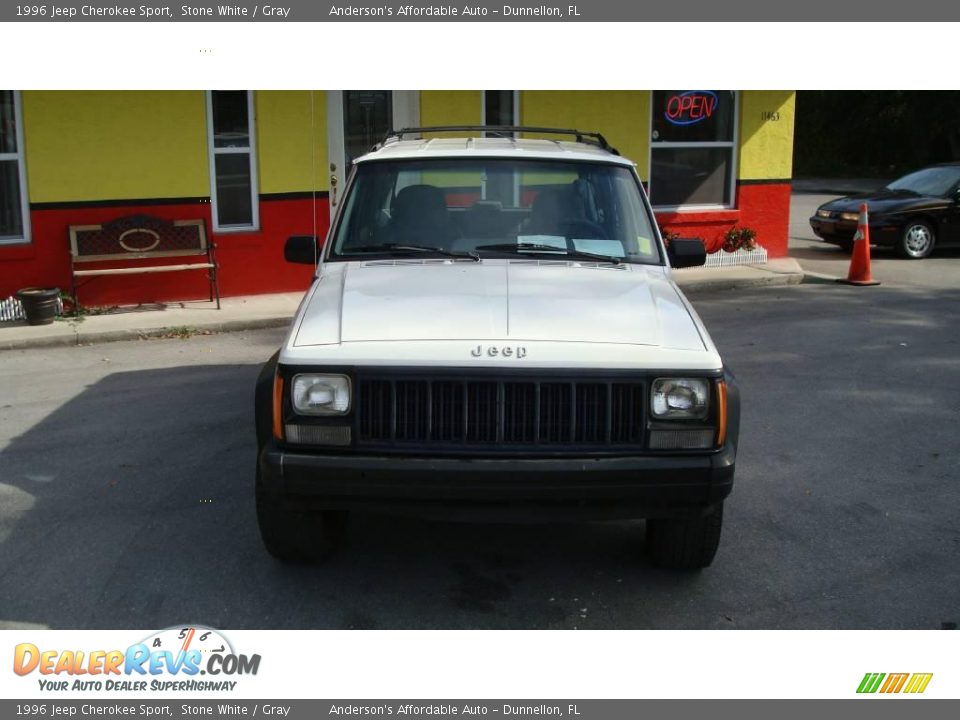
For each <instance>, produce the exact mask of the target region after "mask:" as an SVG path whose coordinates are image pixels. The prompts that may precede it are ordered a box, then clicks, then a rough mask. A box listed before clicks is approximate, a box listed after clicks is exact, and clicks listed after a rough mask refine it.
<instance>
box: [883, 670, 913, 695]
mask: <svg viewBox="0 0 960 720" xmlns="http://www.w3.org/2000/svg"><path fill="white" fill-rule="evenodd" d="M908 677H910V673H890V674H889V675H887V681H886V682H885V683H884V684H883V687H881V688H880V692H882V693H898V692H900V690H902V689H903V685H904V683H905V682H907V678H908Z"/></svg>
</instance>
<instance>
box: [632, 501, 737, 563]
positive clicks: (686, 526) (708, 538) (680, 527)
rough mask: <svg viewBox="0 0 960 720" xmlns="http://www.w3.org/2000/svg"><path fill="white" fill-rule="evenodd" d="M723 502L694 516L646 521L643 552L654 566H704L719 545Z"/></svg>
mask: <svg viewBox="0 0 960 720" xmlns="http://www.w3.org/2000/svg"><path fill="white" fill-rule="evenodd" d="M722 526H723V503H720V504H718V505H716V506H715V507H714V508H712V509H711V510H710V512H708V513H707V514H706V515H703V516H701V517H695V518H684V519H672V518H671V519H664V518H657V519H651V520H647V552H648V553H649V554H650V559H651V560H652V561H653V563H654V564H655V565H659V566H660V567H664V568H670V569H672V570H699V569H701V568H705V567H708V566H709V565H710V563H712V562H713V558H714V556H715V555H716V554H717V547H719V545H720V529H721V527H722Z"/></svg>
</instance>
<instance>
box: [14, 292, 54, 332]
mask: <svg viewBox="0 0 960 720" xmlns="http://www.w3.org/2000/svg"><path fill="white" fill-rule="evenodd" d="M17 300H19V301H20V304H21V305H23V314H24V315H26V317H27V324H28V325H49V324H50V323H52V322H53V321H54V318H56V316H57V310H58V309H59V306H60V288H40V287H29V288H23V290H20V291H18V292H17Z"/></svg>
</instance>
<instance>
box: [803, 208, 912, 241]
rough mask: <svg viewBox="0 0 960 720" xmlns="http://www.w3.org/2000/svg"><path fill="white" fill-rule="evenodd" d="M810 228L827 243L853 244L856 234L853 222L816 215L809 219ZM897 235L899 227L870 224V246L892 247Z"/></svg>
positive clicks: (855, 226)
mask: <svg viewBox="0 0 960 720" xmlns="http://www.w3.org/2000/svg"><path fill="white" fill-rule="evenodd" d="M810 227H811V228H812V229H813V232H814V234H815V235H816V236H817V237H818V238H820V239H821V240H823V241H825V242H828V243H849V242H853V236H854V235H856V233H857V223H856V222H855V221H853V220H840V219H836V218H822V217H819V216H817V215H814V216H813V217H811V218H810ZM898 234H899V227H898V226H896V225H893V224H891V223H884V224H874V223H873V222H871V223H870V244H871V245H878V246H884V247H892V246H893V245H895V244H896V242H897V238H898Z"/></svg>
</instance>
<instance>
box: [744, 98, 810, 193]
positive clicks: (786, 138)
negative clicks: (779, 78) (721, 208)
mask: <svg viewBox="0 0 960 720" xmlns="http://www.w3.org/2000/svg"><path fill="white" fill-rule="evenodd" d="M740 98H741V99H740V162H739V166H738V172H737V177H739V178H740V179H741V180H767V179H786V178H789V177H791V176H792V173H793V122H794V114H795V110H796V93H794V92H793V91H792V90H744V91H743V92H742V93H740ZM764 113H776V114H777V115H778V116H779V119H777V120H774V119H767V117H766V116H765V115H764Z"/></svg>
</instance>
